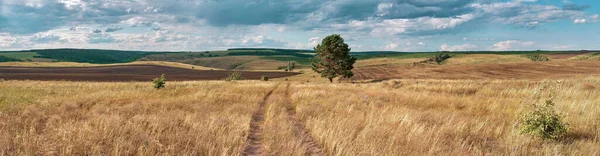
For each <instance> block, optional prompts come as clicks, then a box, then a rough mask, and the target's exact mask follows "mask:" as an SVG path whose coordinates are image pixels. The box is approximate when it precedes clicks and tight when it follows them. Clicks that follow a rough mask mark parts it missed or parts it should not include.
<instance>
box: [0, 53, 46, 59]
mask: <svg viewBox="0 0 600 156" xmlns="http://www.w3.org/2000/svg"><path fill="white" fill-rule="evenodd" d="M0 56H4V57H8V58H14V59H19V60H26V59H32V58H34V57H36V56H40V55H39V54H38V53H35V52H3V53H0Z"/></svg>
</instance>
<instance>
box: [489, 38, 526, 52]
mask: <svg viewBox="0 0 600 156" xmlns="http://www.w3.org/2000/svg"><path fill="white" fill-rule="evenodd" d="M534 44H535V42H533V41H517V40H507V41H502V42H498V43H496V44H494V46H493V47H492V49H493V50H522V49H534V48H533V47H531V46H533V45H534Z"/></svg>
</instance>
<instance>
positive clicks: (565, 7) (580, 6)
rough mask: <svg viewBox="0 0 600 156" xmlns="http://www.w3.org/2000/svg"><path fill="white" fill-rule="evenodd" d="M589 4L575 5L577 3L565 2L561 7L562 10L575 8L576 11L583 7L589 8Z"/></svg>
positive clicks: (583, 8) (581, 9)
mask: <svg viewBox="0 0 600 156" xmlns="http://www.w3.org/2000/svg"><path fill="white" fill-rule="evenodd" d="M589 8H590V5H589V4H585V5H577V4H572V3H571V4H565V5H563V7H562V9H563V10H577V11H583V10H585V9H589Z"/></svg>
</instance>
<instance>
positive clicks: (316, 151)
mask: <svg viewBox="0 0 600 156" xmlns="http://www.w3.org/2000/svg"><path fill="white" fill-rule="evenodd" d="M289 88H290V84H289V83H288V84H287V85H286V87H285V101H284V103H285V107H286V110H287V114H288V117H289V119H290V122H291V123H292V124H293V126H292V130H293V131H294V134H296V135H297V136H298V137H299V138H300V139H302V143H303V144H304V145H306V147H307V148H308V149H306V152H307V154H308V155H319V156H325V155H327V154H325V152H324V151H323V150H322V148H321V146H319V144H317V142H315V140H314V139H313V138H312V136H311V135H310V133H308V131H307V130H306V127H305V126H304V124H303V123H302V122H300V120H298V117H297V116H296V111H295V110H294V108H293V107H292V103H291V100H290V89H289Z"/></svg>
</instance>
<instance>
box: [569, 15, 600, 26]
mask: <svg viewBox="0 0 600 156" xmlns="http://www.w3.org/2000/svg"><path fill="white" fill-rule="evenodd" d="M599 18H600V15H598V14H596V15H592V16H589V17H586V18H577V19H575V20H573V23H574V24H586V23H596V22H598V19H599Z"/></svg>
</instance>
